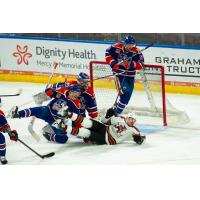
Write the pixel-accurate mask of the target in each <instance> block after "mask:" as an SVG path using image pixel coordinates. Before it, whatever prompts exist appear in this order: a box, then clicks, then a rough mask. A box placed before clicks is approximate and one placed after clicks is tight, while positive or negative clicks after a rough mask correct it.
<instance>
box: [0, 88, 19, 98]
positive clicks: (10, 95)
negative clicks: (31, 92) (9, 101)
mask: <svg viewBox="0 0 200 200" xmlns="http://www.w3.org/2000/svg"><path fill="white" fill-rule="evenodd" d="M21 93H22V89H19V91H18V92H17V93H15V94H0V97H16V96H19V95H20V94H21Z"/></svg>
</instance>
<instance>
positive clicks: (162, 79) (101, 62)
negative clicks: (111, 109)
mask: <svg viewBox="0 0 200 200" xmlns="http://www.w3.org/2000/svg"><path fill="white" fill-rule="evenodd" d="M95 64H103V65H109V64H108V63H107V62H105V61H98V60H95V61H90V65H89V71H90V85H91V87H92V89H93V90H94V81H95V79H94V73H93V66H94V65H95ZM144 67H148V68H154V69H159V70H160V73H161V74H160V75H161V84H162V85H161V92H162V115H163V118H162V120H163V125H164V126H167V109H166V91H165V70H164V66H163V65H153V64H144ZM142 70H143V69H142ZM111 76H114V75H111ZM111 76H110V77H111ZM104 78H106V77H98V80H99V79H104ZM147 81H148V80H147ZM143 84H144V83H143ZM116 92H117V91H116ZM146 92H147V91H146ZM113 103H114V102H113Z"/></svg>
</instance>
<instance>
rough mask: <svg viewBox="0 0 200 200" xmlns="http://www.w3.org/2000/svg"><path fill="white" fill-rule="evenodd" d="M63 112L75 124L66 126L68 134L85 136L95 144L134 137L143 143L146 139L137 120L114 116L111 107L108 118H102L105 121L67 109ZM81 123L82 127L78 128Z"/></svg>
mask: <svg viewBox="0 0 200 200" xmlns="http://www.w3.org/2000/svg"><path fill="white" fill-rule="evenodd" d="M111 113H112V114H111ZM62 114H64V115H65V116H66V117H67V118H70V119H71V120H72V121H73V122H74V124H75V127H69V126H66V131H67V133H68V134H72V135H74V136H77V137H79V138H84V139H86V140H87V141H90V142H92V143H95V144H99V145H102V144H108V145H115V144H119V143H122V142H123V141H125V140H127V139H128V138H130V137H132V138H133V140H134V141H135V142H136V143H137V144H139V145H141V144H142V143H143V142H144V140H145V136H141V135H140V131H139V130H138V129H137V128H136V127H135V126H134V123H135V121H136V120H135V119H134V118H133V117H132V116H130V115H127V117H122V116H113V115H114V112H113V111H111V109H109V110H108V112H107V115H106V117H107V118H106V117H105V118H103V119H102V122H103V123H101V122H99V121H96V120H93V119H88V118H86V117H82V116H81V115H77V114H75V113H70V112H68V111H66V110H65V112H62ZM80 125H81V126H82V127H81V128H77V127H80Z"/></svg>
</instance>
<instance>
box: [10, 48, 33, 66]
mask: <svg viewBox="0 0 200 200" xmlns="http://www.w3.org/2000/svg"><path fill="white" fill-rule="evenodd" d="M16 48H17V51H15V52H14V53H13V54H12V55H13V56H14V57H16V58H17V64H18V65H20V64H21V63H22V62H24V64H26V65H28V64H29V61H28V58H31V57H32V54H31V53H28V46H27V45H25V46H24V47H21V46H20V45H17V47H16Z"/></svg>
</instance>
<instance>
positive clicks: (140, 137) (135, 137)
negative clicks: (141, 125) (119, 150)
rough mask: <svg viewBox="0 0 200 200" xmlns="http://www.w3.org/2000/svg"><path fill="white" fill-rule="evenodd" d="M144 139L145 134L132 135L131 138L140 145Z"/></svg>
mask: <svg viewBox="0 0 200 200" xmlns="http://www.w3.org/2000/svg"><path fill="white" fill-rule="evenodd" d="M145 139H146V136H145V135H133V140H134V142H136V143H137V144H139V145H141V144H142V143H143V142H144V141H145Z"/></svg>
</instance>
